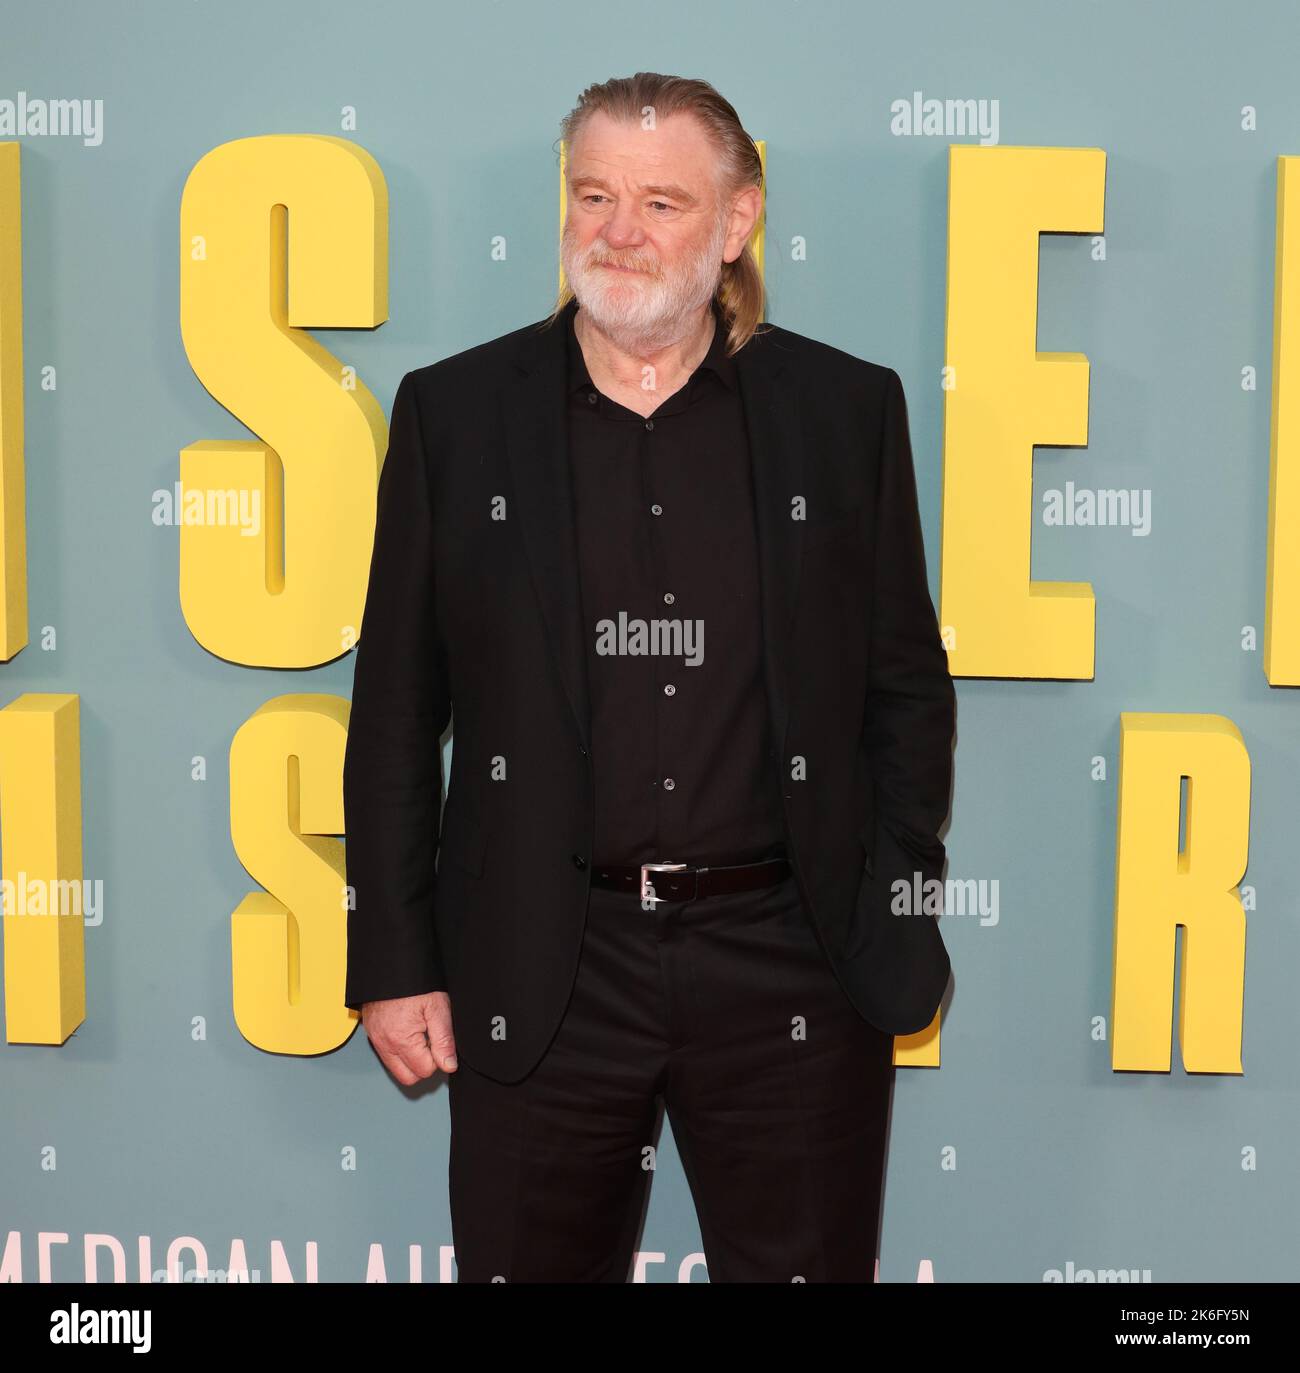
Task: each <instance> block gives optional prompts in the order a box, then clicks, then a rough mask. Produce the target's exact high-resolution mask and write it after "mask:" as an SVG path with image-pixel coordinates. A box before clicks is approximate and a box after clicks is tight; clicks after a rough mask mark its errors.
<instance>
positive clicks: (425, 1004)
mask: <svg viewBox="0 0 1300 1373" xmlns="http://www.w3.org/2000/svg"><path fill="white" fill-rule="evenodd" d="M361 1023H362V1024H363V1025H364V1026H365V1027H366V1034H368V1035H369V1036H370V1043H371V1044H372V1045H373V1047H374V1050H375V1052H376V1053H377V1054H378V1055H379V1058H380V1061H381V1062H382V1063H383V1065H384V1067H385V1068H387V1069H388V1071H389V1072H390V1073H392V1075H393V1076H394V1077H395V1078H396V1079H397V1080H398V1082H400V1083H401V1084H402V1086H403V1087H410V1086H412V1085H413V1084H415V1083H417V1082H419V1081H420V1079H421V1078H426V1077H432V1076H433V1075H434V1073H435V1072H436V1071H438V1070H439V1069H440V1070H441V1071H442V1072H444V1073H454V1072H455V1071H456V1039H455V1036H454V1035H453V1033H452V1028H451V997H450V996H448V995H447V993H446V992H424V993H423V994H422V995H420V996H398V997H393V998H391V999H389V1000H387V1001H367V1002H365V1003H364V1004H363V1005H362V1007H361Z"/></svg>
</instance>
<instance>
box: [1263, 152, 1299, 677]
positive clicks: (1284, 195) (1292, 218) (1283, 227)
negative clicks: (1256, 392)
mask: <svg viewBox="0 0 1300 1373" xmlns="http://www.w3.org/2000/svg"><path fill="white" fill-rule="evenodd" d="M1292 239H1295V240H1296V241H1295V243H1292V242H1291V240H1292ZM1274 254H1275V261H1276V265H1275V268H1274V273H1273V435H1272V444H1271V446H1270V449H1269V486H1268V565H1267V566H1268V570H1267V574H1266V580H1265V590H1264V675H1265V676H1266V677H1267V678H1268V680H1269V682H1270V683H1271V684H1272V685H1273V686H1300V546H1297V545H1298V544H1300V451H1297V450H1300V157H1279V158H1278V160H1277V242H1276V243H1275V244H1274Z"/></svg>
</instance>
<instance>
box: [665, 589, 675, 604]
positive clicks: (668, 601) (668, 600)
mask: <svg viewBox="0 0 1300 1373" xmlns="http://www.w3.org/2000/svg"><path fill="white" fill-rule="evenodd" d="M676 599H677V597H676V596H674V595H673V593H672V592H671V591H665V592H664V604H665V605H672V603H673V602H674V601H675V600H676Z"/></svg>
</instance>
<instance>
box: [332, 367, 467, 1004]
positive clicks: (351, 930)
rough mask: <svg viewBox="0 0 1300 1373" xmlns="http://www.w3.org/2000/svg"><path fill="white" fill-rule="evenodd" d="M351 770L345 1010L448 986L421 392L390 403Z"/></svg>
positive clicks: (441, 686)
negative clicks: (440, 923) (439, 901)
mask: <svg viewBox="0 0 1300 1373" xmlns="http://www.w3.org/2000/svg"><path fill="white" fill-rule="evenodd" d="M355 656H356V664H355V672H354V676H353V684H352V708H351V715H350V718H349V724H348V739H347V748H346V751H345V754H344V761H343V812H344V824H345V825H346V827H347V833H346V845H345V855H346V863H347V878H348V884H349V886H350V887H351V888H352V889H353V904H352V906H351V908H350V909H349V911H348V922H347V929H348V946H347V984H346V990H345V993H344V1002H345V1004H346V1005H347V1006H349V1007H351V1008H352V1009H354V1010H356V1009H359V1008H360V1006H361V1004H362V1003H363V1002H366V1001H381V1000H386V999H388V998H391V997H401V996H415V995H418V994H421V993H424V992H431V991H440V990H445V989H446V978H445V972H444V969H443V965H442V959H441V957H440V956H439V950H438V943H437V938H436V935H435V931H434V922H433V910H434V888H435V870H434V859H435V856H436V853H437V835H438V821H439V811H440V807H441V803H442V750H441V744H440V740H441V737H442V734H443V731H444V730H445V729H446V728H447V724H448V720H449V718H450V714H451V706H450V702H449V699H448V694H447V682H446V671H445V664H444V663H443V661H442V655H441V648H440V643H439V638H438V630H437V624H436V622H435V600H434V560H433V511H432V508H431V502H430V487H429V479H428V472H427V470H426V459H425V451H424V445H423V441H422V435H421V427H420V412H419V403H418V401H417V399H416V393H415V383H414V381H413V380H412V375H411V374H410V373H409V372H408V373H407V374H406V375H405V376H404V377H403V378H402V381H401V383H400V385H399V386H398V388H397V394H396V396H395V398H394V400H393V413H392V420H391V422H390V425H389V433H388V452H387V454H386V455H385V458H384V463H383V466H382V468H381V469H380V476H379V491H378V507H377V512H376V519H375V543H374V551H373V553H372V555H371V561H370V578H369V584H368V587H367V591H366V601H365V609H364V611H363V614H362V622H361V636H360V641H359V643H358V645H357V649H356V655H355Z"/></svg>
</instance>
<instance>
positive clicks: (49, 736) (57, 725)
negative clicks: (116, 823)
mask: <svg viewBox="0 0 1300 1373" xmlns="http://www.w3.org/2000/svg"><path fill="white" fill-rule="evenodd" d="M80 719H81V717H80V705H79V703H78V700H77V697H75V696H67V695H46V694H40V693H34V692H32V693H28V694H26V695H24V696H20V697H18V699H17V700H16V701H11V702H10V703H9V704H8V705H7V706H5V708H4V709H3V710H0V849H2V850H3V854H4V868H3V892H4V931H5V945H4V958H5V1037H6V1038H7V1039H8V1041H9V1043H10V1044H62V1043H63V1042H64V1040H66V1039H67V1037H68V1036H69V1035H70V1034H71V1033H72V1032H73V1030H75V1029H76V1028H77V1026H78V1025H80V1024H81V1022H82V1021H83V1020H85V1018H86V923H85V916H84V913H83V908H82V898H81V893H82V872H81V724H80Z"/></svg>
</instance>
